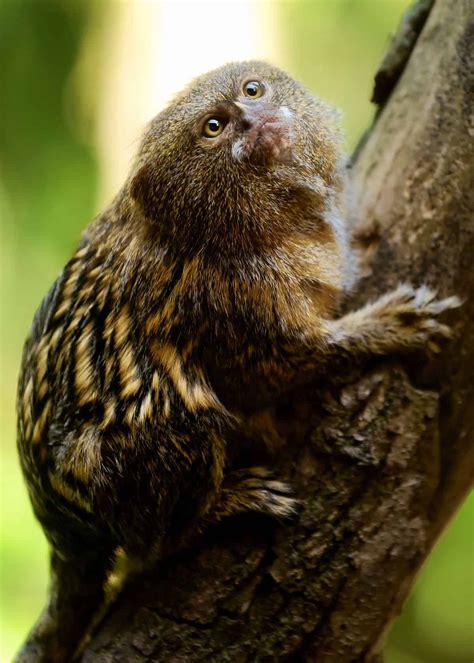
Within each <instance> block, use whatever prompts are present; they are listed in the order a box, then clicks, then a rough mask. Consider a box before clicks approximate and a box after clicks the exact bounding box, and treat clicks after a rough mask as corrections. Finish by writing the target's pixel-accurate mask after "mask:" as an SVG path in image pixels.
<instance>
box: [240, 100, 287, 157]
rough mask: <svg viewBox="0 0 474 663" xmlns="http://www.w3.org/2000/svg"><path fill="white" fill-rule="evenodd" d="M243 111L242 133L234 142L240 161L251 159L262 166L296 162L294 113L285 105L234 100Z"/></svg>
mask: <svg viewBox="0 0 474 663" xmlns="http://www.w3.org/2000/svg"><path fill="white" fill-rule="evenodd" d="M235 105H236V106H238V107H239V108H240V110H241V111H242V117H241V127H242V134H241V136H240V137H239V138H238V139H237V140H236V141H235V142H234V144H233V145H232V156H233V157H234V159H236V160H237V161H243V160H246V159H248V160H250V161H252V162H253V163H258V164H261V165H266V164H267V165H270V164H272V163H291V162H292V161H293V155H292V152H293V144H294V132H293V124H294V123H293V116H292V113H291V111H290V110H289V109H288V108H287V107H286V106H280V107H277V108H276V107H274V106H269V105H267V104H257V103H253V104H252V105H251V106H250V104H243V103H239V102H235Z"/></svg>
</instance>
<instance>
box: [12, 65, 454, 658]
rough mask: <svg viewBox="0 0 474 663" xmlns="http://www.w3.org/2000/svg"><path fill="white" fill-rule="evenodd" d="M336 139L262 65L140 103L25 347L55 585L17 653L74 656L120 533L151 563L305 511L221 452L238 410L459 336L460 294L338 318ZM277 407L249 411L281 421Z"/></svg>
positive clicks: (397, 296)
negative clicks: (254, 94) (144, 108)
mask: <svg viewBox="0 0 474 663" xmlns="http://www.w3.org/2000/svg"><path fill="white" fill-rule="evenodd" d="M249 80H258V81H261V82H262V84H263V86H264V94H263V96H262V97H261V98H259V99H249V98H248V97H246V96H245V95H244V92H243V85H244V83H245V82H246V81H249ZM210 117H215V118H218V119H219V121H220V122H221V123H222V124H225V128H224V130H223V132H222V133H221V134H220V135H219V136H217V137H216V138H212V139H210V138H208V137H206V136H204V135H203V126H204V123H205V122H206V121H207V120H208V119H209V118H210ZM340 142H341V141H340V134H339V131H338V129H337V122H336V119H335V115H334V113H333V111H332V110H331V109H329V108H328V107H327V106H326V105H325V104H324V103H323V102H321V101H319V100H317V99H315V98H314V97H313V96H312V95H311V94H310V93H309V92H308V91H307V90H305V89H304V88H303V87H302V86H301V85H299V84H298V83H296V82H295V81H294V80H293V79H291V78H290V77H289V76H288V75H287V74H285V73H283V72H282V71H280V70H278V69H276V68H274V67H271V66H270V65H267V64H264V63H261V62H246V63H234V64H229V65H226V66H225V67H222V68H220V69H217V70H215V71H213V72H210V73H208V74H206V75H204V76H201V77H199V78H197V79H196V80H195V81H193V82H192V83H191V85H190V86H189V87H188V88H187V89H186V90H184V91H183V92H182V93H181V94H180V95H178V96H177V97H176V99H175V100H174V101H173V102H172V103H171V104H170V105H169V107H168V108H166V109H165V110H164V111H163V112H162V113H160V115H158V116H157V117H156V118H155V119H154V120H153V121H152V122H151V124H150V127H149V129H148V131H147V133H146V135H145V137H144V140H143V142H142V145H141V147H140V150H139V154H138V157H137V160H136V163H135V164H134V166H133V169H132V172H131V174H130V177H129V178H128V180H127V181H126V183H125V185H124V187H123V189H122V190H121V191H120V193H119V194H118V196H117V198H116V199H115V200H114V202H113V203H112V205H111V206H110V207H109V208H108V209H107V210H105V212H104V213H103V214H101V215H100V216H99V217H98V218H97V219H95V220H94V221H93V222H92V224H91V225H90V226H89V228H88V229H87V230H86V232H85V234H84V237H83V239H82V242H81V245H80V247H79V249H78V250H77V252H76V253H75V255H74V256H73V258H72V260H71V261H70V262H69V263H68V265H66V267H65V269H64V271H63V273H62V275H61V276H60V277H59V279H58V281H57V282H56V283H55V285H54V286H53V288H52V290H51V291H50V293H49V294H48V296H47V297H46V299H45V301H44V302H43V304H42V306H41V308H40V310H39V311H38V313H37V316H36V318H35V321H34V323H33V327H32V331H31V334H30V337H29V339H28V341H27V343H26V346H25V352H24V358H23V366H22V372H21V376H20V384H19V399H18V411H19V426H18V430H19V436H18V437H19V450H20V457H21V462H22V466H23V470H24V473H25V476H26V479H27V482H28V486H29V491H30V494H31V499H32V503H33V507H34V509H35V513H36V515H37V517H38V519H39V520H40V522H41V523H42V525H43V527H44V529H45V532H46V535H47V536H48V539H49V541H50V542H51V546H52V578H53V589H52V593H51V598H50V602H49V604H48V606H47V608H45V612H44V614H43V616H42V618H41V619H40V621H39V623H38V625H37V626H36V627H35V629H34V630H33V631H32V633H31V635H30V637H29V639H28V641H27V642H26V644H25V646H24V648H23V650H22V652H21V653H20V655H19V657H18V661H29V662H31V661H48V662H49V663H51V662H52V663H54V662H56V663H59V662H60V661H67V660H70V658H71V656H72V654H73V652H74V650H75V648H76V647H77V645H78V643H79V641H80V639H81V637H82V635H83V634H84V632H85V631H86V630H87V627H88V625H89V624H90V623H91V619H92V617H93V614H94V612H95V611H96V610H97V607H98V604H100V602H101V601H102V599H103V592H104V584H105V581H106V578H107V574H108V572H109V570H110V568H111V565H112V563H113V560H114V557H115V554H116V550H117V549H118V548H121V549H123V550H124V551H125V552H126V553H127V554H128V555H129V557H130V558H136V559H140V560H142V562H143V563H144V562H147V561H148V562H149V561H156V558H157V557H159V555H160V554H162V552H161V551H163V550H166V549H168V550H170V549H171V550H173V549H176V546H177V545H183V544H184V542H185V541H187V540H189V538H190V537H191V538H192V536H193V534H195V533H196V532H199V531H200V530H202V528H203V527H204V526H206V525H208V524H209V523H212V522H217V521H218V520H220V519H221V518H223V517H224V516H228V515H232V514H234V513H238V512H241V511H248V510H254V511H260V512H263V513H266V514H270V515H275V516H278V517H283V518H284V517H287V516H290V515H291V514H293V513H294V512H295V509H296V501H295V499H294V498H293V497H292V496H291V491H290V489H289V487H288V486H287V484H285V483H284V482H282V481H278V480H276V479H274V478H273V477H272V476H271V474H270V472H268V471H267V470H266V469H264V468H260V467H253V468H249V469H245V470H238V471H232V469H231V468H230V467H229V463H228V457H229V454H228V449H227V444H228V442H227V440H228V433H229V431H230V428H231V427H233V426H235V425H237V424H239V423H240V425H244V426H245V421H246V418H247V417H251V416H252V415H254V414H255V412H256V410H257V409H258V408H260V407H261V406H265V405H267V404H271V403H272V402H273V401H274V399H275V398H276V396H277V395H278V394H280V393H281V392H282V391H283V389H288V388H290V387H291V386H292V384H294V383H295V381H296V380H297V379H298V380H301V379H307V378H309V377H311V376H313V375H315V374H316V373H318V374H319V376H320V377H321V376H323V375H324V374H325V372H326V371H327V367H328V365H329V362H330V360H332V359H334V357H339V356H341V355H353V356H361V355H364V354H367V355H370V354H374V353H376V354H383V353H387V352H391V351H393V350H396V349H400V348H404V347H410V346H413V345H424V344H427V343H428V342H430V339H431V338H432V337H433V336H436V335H441V336H443V335H445V336H446V335H448V334H449V330H448V329H447V328H446V327H444V326H443V325H440V324H439V323H438V322H437V321H436V320H435V319H434V316H436V315H438V313H440V312H441V311H442V310H444V309H445V308H448V307H450V306H455V305H457V303H458V302H457V300H455V299H454V298H452V299H449V300H445V301H443V302H435V301H434V300H433V294H432V293H430V292H429V291H428V290H426V289H423V288H421V289H420V290H418V291H416V290H414V289H412V288H410V287H409V286H404V287H401V288H399V289H398V290H396V291H394V292H393V293H390V294H389V295H387V296H385V297H384V298H382V299H380V300H379V301H378V302H376V303H374V304H371V305H368V306H367V307H365V308H363V309H361V310H360V311H356V312H355V313H351V314H349V315H347V316H345V317H344V318H341V319H336V320H335V319H333V317H334V315H335V312H336V309H337V305H338V302H339V300H340V298H341V296H342V294H343V293H344V291H345V290H347V288H349V287H350V285H351V283H352V282H353V280H354V258H353V256H352V254H351V252H350V250H349V241H348V238H347V235H348V229H347V227H346V226H347V223H346V220H345V214H346V213H345V210H346V207H347V201H346V199H345V198H346V182H345V179H346V178H345V173H344V165H343V158H342V156H341V152H340ZM267 419H268V417H265V416H263V417H260V418H259V417H258V415H257V416H255V417H253V419H252V424H251V427H252V430H256V429H257V428H258V425H259V424H258V422H259V421H260V424H261V425H262V426H263V427H264V428H265V429H266V430H267V432H266V433H265V435H266V436H267V437H272V433H271V426H269V425H268V421H267ZM268 431H270V432H268Z"/></svg>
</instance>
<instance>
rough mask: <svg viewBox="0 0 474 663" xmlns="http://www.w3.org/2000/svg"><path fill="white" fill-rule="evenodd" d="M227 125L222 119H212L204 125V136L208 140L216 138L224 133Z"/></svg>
mask: <svg viewBox="0 0 474 663" xmlns="http://www.w3.org/2000/svg"><path fill="white" fill-rule="evenodd" d="M226 124H227V123H226V121H225V120H223V119H222V118H220V117H210V118H209V119H208V120H206V122H205V123H204V127H203V134H204V135H205V136H207V138H216V137H217V136H220V135H221V133H222V132H223V131H224V129H225V125H226Z"/></svg>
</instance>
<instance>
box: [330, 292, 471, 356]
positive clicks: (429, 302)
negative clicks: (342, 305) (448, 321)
mask: <svg viewBox="0 0 474 663" xmlns="http://www.w3.org/2000/svg"><path fill="white" fill-rule="evenodd" d="M435 297H436V293H435V292H433V291H432V290H430V289H429V288H427V287H425V286H422V287H421V288H417V289H415V288H413V287H412V286H410V285H400V286H399V287H398V288H397V289H396V290H393V291H392V292H389V293H387V294H386V295H383V296H382V297H380V298H379V299H377V300H376V301H375V302H372V303H370V304H367V305H366V306H364V307H363V308H361V309H359V310H357V311H354V312H351V313H348V314H347V315H345V316H343V317H342V318H339V319H338V320H330V321H327V323H326V329H327V331H328V334H327V336H326V338H325V340H326V342H327V352H328V353H329V355H331V354H338V353H339V352H342V353H343V354H350V355H354V356H355V355H384V354H389V353H392V352H397V351H400V350H407V349H410V348H417V347H426V349H430V350H432V351H435V352H436V351H438V350H439V347H438V345H437V343H436V341H437V340H441V339H443V338H450V337H451V336H452V332H451V328H450V327H449V326H448V325H445V324H442V323H441V322H439V321H438V320H437V319H436V317H437V316H438V315H440V314H441V313H443V312H444V311H446V310H448V309H452V308H457V307H458V306H460V305H461V303H462V302H461V300H460V299H459V298H458V297H448V298H446V299H441V300H436V299H435Z"/></svg>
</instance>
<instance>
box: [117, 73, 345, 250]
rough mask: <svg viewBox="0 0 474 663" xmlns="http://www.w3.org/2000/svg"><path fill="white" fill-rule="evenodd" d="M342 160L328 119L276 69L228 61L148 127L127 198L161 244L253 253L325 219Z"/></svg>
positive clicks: (331, 117)
mask: <svg viewBox="0 0 474 663" xmlns="http://www.w3.org/2000/svg"><path fill="white" fill-rule="evenodd" d="M340 161H341V160H340V136H339V132H338V129H337V122H336V120H335V113H334V111H332V110H331V109H330V108H329V107H327V106H326V105H325V104H324V103H323V102H321V101H320V100H318V99H316V98H314V97H313V96H312V95H311V94H310V93H309V92H308V91H307V90H306V89H305V88H304V87H303V86H302V85H300V84H299V83H297V82H296V81H294V80H293V79H292V78H291V77H290V76H288V75H287V74H286V73H284V72H283V71H281V70H279V69H277V68H276V67H273V66H270V65H268V64H266V63H263V62H258V61H250V62H238V63H231V64H228V65H225V66H223V67H220V68H219V69H216V70H214V71H211V72H209V73H207V74H205V75H203V76H200V77H198V78H196V79H195V80H194V81H192V82H191V84H190V85H189V86H188V87H187V88H186V89H185V90H184V91H183V92H181V93H180V94H179V95H177V96H176V97H175V99H174V100H173V101H172V102H171V103H170V104H169V105H168V107H167V108H165V110H163V112H161V113H160V114H159V115H158V116H157V117H156V118H155V119H154V120H153V121H152V123H151V125H150V128H149V130H148V132H147V134H146V135H145V138H144V140H143V143H142V146H141V150H140V153H139V156H138V160H137V165H136V167H135V170H134V173H133V175H132V179H131V183H130V192H131V196H132V198H133V199H134V201H135V203H136V204H137V205H138V207H139V209H140V210H141V211H142V212H143V214H144V215H145V217H146V218H147V219H148V220H149V222H150V224H151V226H152V228H154V229H155V230H156V232H157V233H158V234H159V235H160V236H161V237H162V239H166V238H172V239H173V240H174V241H175V242H177V241H178V242H184V243H185V245H186V246H187V247H188V248H189V247H190V246H191V245H192V247H193V249H195V250H203V249H205V248H209V247H211V248H212V250H213V251H214V252H215V251H217V252H218V251H219V250H220V249H222V251H224V252H228V251H241V250H246V249H248V250H251V251H255V250H258V248H259V247H260V248H262V247H265V246H268V243H272V242H275V241H277V239H278V236H279V235H281V234H282V233H283V234H284V235H287V234H288V231H289V230H291V229H292V228H293V229H297V228H298V227H299V225H302V226H304V227H306V226H308V224H310V223H315V222H316V221H317V219H316V217H318V216H321V215H323V214H324V210H325V207H326V205H328V204H332V203H331V201H330V200H329V199H330V198H331V197H333V193H334V192H335V191H336V190H337V189H338V188H339V178H340ZM320 221H321V219H320Z"/></svg>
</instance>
